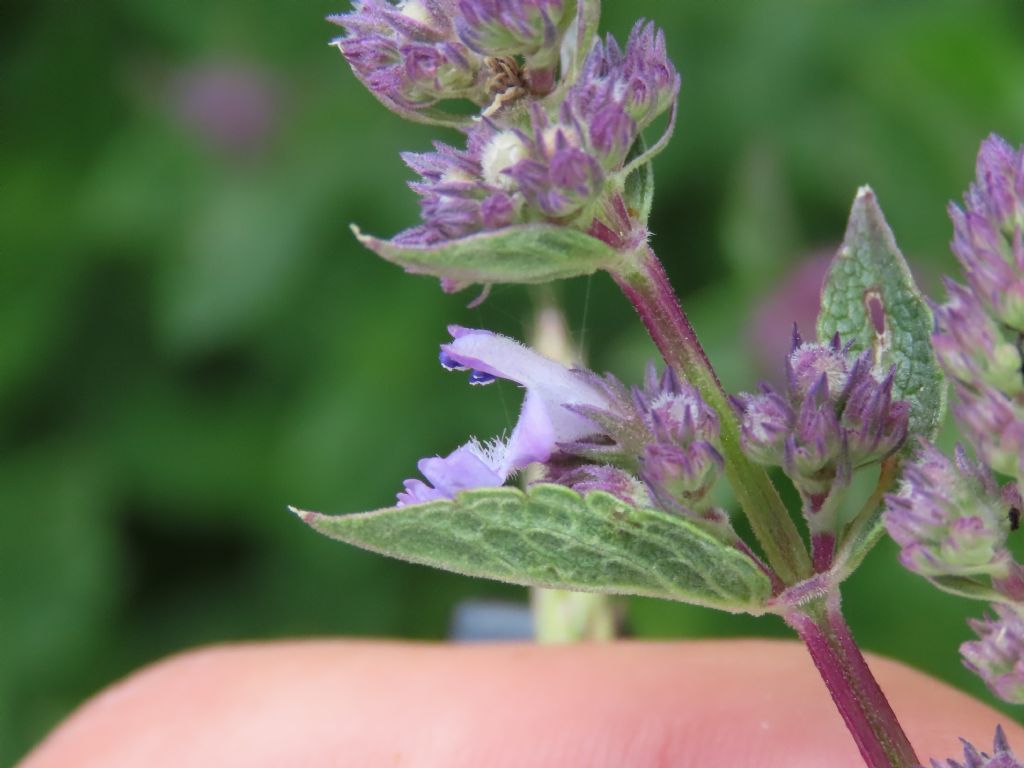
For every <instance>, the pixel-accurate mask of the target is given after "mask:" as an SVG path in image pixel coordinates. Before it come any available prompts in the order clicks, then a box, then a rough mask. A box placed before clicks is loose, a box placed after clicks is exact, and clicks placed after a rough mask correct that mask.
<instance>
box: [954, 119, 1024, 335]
mask: <svg viewBox="0 0 1024 768" xmlns="http://www.w3.org/2000/svg"><path fill="white" fill-rule="evenodd" d="M964 203H965V207H966V210H962V209H960V208H959V207H957V206H955V205H951V206H950V216H951V218H952V219H953V228H954V236H953V253H954V254H956V257H957V258H958V259H959V260H960V263H961V265H963V268H964V273H965V274H966V275H967V280H968V282H969V283H970V285H971V288H973V289H974V291H975V293H976V294H977V296H978V298H979V299H980V300H981V301H982V302H983V303H984V304H985V307H986V309H987V310H988V311H989V312H990V313H991V314H992V316H993V317H994V318H995V319H996V320H997V321H998V322H999V323H1001V324H1002V325H1005V326H1006V327H1008V328H1012V329H1013V330H1015V331H1017V332H1024V237H1022V230H1024V148H1021V149H1017V150H1014V149H1013V147H1011V146H1010V145H1009V144H1008V143H1007V142H1006V141H1004V140H1003V139H1001V138H1000V137H998V136H994V135H993V136H990V137H989V138H988V139H986V140H985V141H984V142H983V143H982V145H981V150H980V151H979V153H978V163H977V178H976V179H975V182H974V184H973V185H971V188H970V189H969V190H968V191H967V194H966V195H965V196H964Z"/></svg>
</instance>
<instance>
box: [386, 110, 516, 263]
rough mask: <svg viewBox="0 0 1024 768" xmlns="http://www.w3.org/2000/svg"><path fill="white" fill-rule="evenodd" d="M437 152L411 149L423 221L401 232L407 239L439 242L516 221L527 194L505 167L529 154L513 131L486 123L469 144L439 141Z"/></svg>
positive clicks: (405, 157)
mask: <svg viewBox="0 0 1024 768" xmlns="http://www.w3.org/2000/svg"><path fill="white" fill-rule="evenodd" d="M434 150H435V151H433V152H405V153H403V154H402V159H403V160H405V163H406V165H408V166H409V167H410V168H412V169H413V170H414V171H416V172H417V173H419V174H420V177H421V178H420V180H419V181H414V182H412V183H410V185H409V186H410V187H411V188H412V189H413V190H414V191H415V192H417V193H418V194H419V195H420V210H421V214H422V218H423V223H422V224H421V225H419V226H416V227H413V228H411V229H407V230H405V231H404V232H402V233H400V234H399V235H398V236H396V237H395V242H397V243H402V244H407V245H433V244H435V243H440V242H445V241H448V240H455V239H458V238H460V237H465V236H467V235H471V234H473V233H475V232H480V231H482V230H488V229H500V228H502V227H506V226H508V225H510V224H512V223H513V222H514V221H515V220H516V218H517V216H518V212H519V208H520V207H521V204H522V201H521V198H517V197H514V196H513V194H512V190H511V189H510V186H511V185H510V184H509V183H508V177H507V176H504V175H503V174H502V172H503V171H504V170H505V169H506V168H508V167H510V166H511V165H514V164H515V163H516V162H518V161H519V159H520V158H521V157H523V155H524V154H525V151H526V150H525V147H524V146H523V145H522V144H521V143H519V139H518V138H517V137H516V136H515V135H514V134H512V133H510V132H498V131H495V130H494V129H493V128H491V127H490V126H489V125H481V126H480V127H479V128H477V129H476V130H474V131H473V132H472V133H471V134H470V137H469V146H468V148H467V149H465V150H459V149H455V148H454V147H450V146H448V145H447V144H442V143H441V142H434Z"/></svg>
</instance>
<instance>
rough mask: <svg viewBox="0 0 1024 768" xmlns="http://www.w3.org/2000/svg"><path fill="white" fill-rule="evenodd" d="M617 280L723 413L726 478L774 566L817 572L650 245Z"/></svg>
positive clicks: (677, 366)
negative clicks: (754, 458)
mask: <svg viewBox="0 0 1024 768" xmlns="http://www.w3.org/2000/svg"><path fill="white" fill-rule="evenodd" d="M613 277H614V278H615V281H616V283H618V285H619V287H620V288H621V289H622V291H623V293H625V294H626V296H627V298H629V300H630V301H631V302H632V303H633V306H634V308H635V309H636V311H637V313H639V315H640V319H641V320H642V321H643V323H644V326H646V328H647V331H648V333H650V335H651V338H652V339H653V340H654V343H655V344H656V345H657V346H658V349H659V350H660V351H661V354H662V356H663V357H664V358H665V362H666V363H668V364H669V365H670V366H672V368H673V369H674V370H675V371H676V373H677V374H679V376H680V377H681V378H682V379H684V380H686V381H688V382H689V383H690V384H691V385H693V386H694V387H696V388H697V390H698V391H699V392H700V394H701V396H702V397H703V398H704V400H705V401H706V402H707V403H708V405H710V406H711V407H712V408H714V409H715V411H717V413H718V417H719V420H720V422H721V442H722V456H723V458H724V459H725V472H726V476H727V477H728V478H729V482H730V483H731V484H732V487H733V489H734V491H735V493H736V496H737V498H738V499H739V502H740V506H741V507H742V509H743V512H744V514H745V515H746V516H747V519H748V520H749V521H750V526H751V528H752V529H753V531H754V535H755V536H757V540H758V542H759V543H760V544H761V547H762V549H763V550H764V553H765V555H766V557H767V559H768V563H769V565H770V566H771V567H772V568H773V569H774V570H775V572H776V573H777V574H778V576H779V578H781V579H782V581H784V582H785V583H786V584H795V583H796V582H798V581H801V580H802V579H805V578H807V577H808V576H810V575H811V571H812V569H811V561H810V557H809V556H808V554H807V548H806V546H805V545H804V543H803V540H802V539H801V538H800V533H799V532H798V531H797V529H796V526H795V525H794V524H793V521H792V519H791V518H790V516H789V513H788V512H787V511H786V507H785V505H784V504H783V503H782V499H781V498H780V497H779V493H778V491H777V490H776V488H775V486H774V485H773V484H772V482H771V480H770V479H769V477H768V475H767V473H766V472H765V471H764V469H763V468H762V467H759V466H757V465H755V464H753V463H752V462H751V461H750V460H749V459H747V457H746V456H744V455H743V452H742V451H741V450H740V430H739V423H738V422H737V420H736V415H735V413H734V412H733V409H732V406H731V405H730V404H729V401H728V398H727V397H726V394H725V391H724V390H723V389H722V385H721V383H720V382H719V380H718V376H717V375H716V374H715V371H714V369H713V368H712V367H711V363H710V362H709V361H708V358H707V355H706V354H705V353H704V349H703V348H702V347H701V345H700V342H699V341H698V340H697V334H696V333H695V332H694V330H693V326H692V325H690V321H689V320H688V319H687V317H686V314H685V313H684V312H683V309H682V307H681V306H680V305H679V300H678V299H677V298H676V294H675V292H674V291H673V290H672V286H671V284H670V283H669V281H668V276H667V275H666V274H665V270H664V268H663V267H662V265H661V262H660V261H659V260H658V257H657V256H655V255H654V252H653V251H652V250H651V249H650V248H649V247H648V246H647V245H646V244H645V245H643V246H641V247H640V248H639V249H638V250H637V252H636V258H635V260H634V261H632V262H631V263H630V264H629V265H628V266H627V267H625V268H623V269H622V270H620V271H619V272H617V273H613Z"/></svg>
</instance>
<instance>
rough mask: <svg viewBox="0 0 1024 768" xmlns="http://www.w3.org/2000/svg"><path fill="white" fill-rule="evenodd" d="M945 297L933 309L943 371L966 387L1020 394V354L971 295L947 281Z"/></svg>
mask: <svg viewBox="0 0 1024 768" xmlns="http://www.w3.org/2000/svg"><path fill="white" fill-rule="evenodd" d="M946 290H947V292H948V294H949V298H948V300H947V301H946V303H945V304H943V305H942V306H937V307H935V308H934V311H935V324H936V331H935V334H934V335H933V336H932V346H933V347H934V349H935V355H936V357H937V358H938V360H939V363H941V365H942V367H943V369H944V370H945V371H946V373H948V374H949V375H950V376H951V377H953V378H954V379H957V380H958V381H960V382H961V383H962V384H965V385H967V386H971V387H973V386H977V385H979V384H987V385H989V386H991V387H994V388H995V389H997V390H999V391H1000V392H1003V393H1005V394H1006V395H1009V396H1013V395H1018V394H1021V393H1024V376H1022V375H1021V366H1022V362H1024V361H1022V360H1021V353H1020V350H1019V349H1018V348H1017V345H1016V344H1012V343H1010V342H1009V341H1007V340H1006V339H1005V337H1004V335H1003V332H1002V330H1001V329H1000V328H999V326H998V325H997V324H996V323H995V322H994V321H993V320H992V318H990V317H989V316H988V315H987V314H985V311H984V309H983V307H982V305H981V302H979V301H978V299H977V297H976V296H975V295H974V293H973V292H972V291H970V290H968V289H967V288H966V287H964V286H962V285H959V284H957V283H954V282H953V281H952V280H950V281H947V283H946Z"/></svg>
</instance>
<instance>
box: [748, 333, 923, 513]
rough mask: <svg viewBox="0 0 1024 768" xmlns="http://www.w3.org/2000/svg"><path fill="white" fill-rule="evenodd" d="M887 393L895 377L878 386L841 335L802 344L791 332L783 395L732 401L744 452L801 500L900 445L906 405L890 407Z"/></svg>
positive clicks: (766, 391) (766, 390)
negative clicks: (778, 471)
mask: <svg viewBox="0 0 1024 768" xmlns="http://www.w3.org/2000/svg"><path fill="white" fill-rule="evenodd" d="M892 389H893V372H892V371H890V372H889V375H888V376H886V377H885V378H884V379H882V380H881V381H879V380H878V379H877V378H876V377H875V373H874V371H873V370H872V365H871V353H870V352H865V353H864V354H862V355H860V356H858V357H857V358H855V359H853V360H852V361H851V355H850V352H849V347H846V348H844V347H843V346H842V344H841V342H840V339H839V335H838V334H836V335H835V336H834V337H833V338H832V339H831V340H830V341H829V342H828V343H827V344H820V343H805V342H804V341H803V339H801V338H800V334H799V332H797V331H796V330H795V329H794V332H793V348H792V351H791V352H790V354H789V356H788V357H787V358H786V389H785V392H784V393H781V394H780V393H778V392H776V391H775V390H774V389H773V388H772V387H771V385H769V384H762V385H761V394H758V395H740V396H739V397H738V398H735V399H734V401H733V402H734V404H735V405H736V406H737V409H738V410H739V411H740V413H741V415H742V418H741V422H740V436H741V445H742V447H743V451H744V453H746V454H747V456H749V457H750V458H751V459H752V460H754V461H756V462H758V463H759V464H767V465H769V466H781V467H782V468H783V469H784V470H785V472H786V474H787V475H788V476H789V478H790V479H791V480H792V481H793V483H794V485H796V487H797V488H798V489H799V490H800V492H801V494H803V495H804V496H805V497H809V496H821V495H823V494H826V493H828V491H829V490H830V489H831V488H832V486H833V484H834V483H836V482H837V481H844V482H845V481H846V480H847V479H849V476H850V474H851V472H852V471H853V469H855V468H857V467H860V466H863V465H865V464H869V463H872V462H875V461H879V460H881V459H883V458H885V457H886V456H889V455H890V454H892V453H893V452H895V451H896V450H898V449H899V448H900V446H902V445H903V443H904V441H905V440H906V436H907V424H908V419H909V416H910V406H909V404H908V403H905V402H903V401H897V402H893V399H892Z"/></svg>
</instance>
